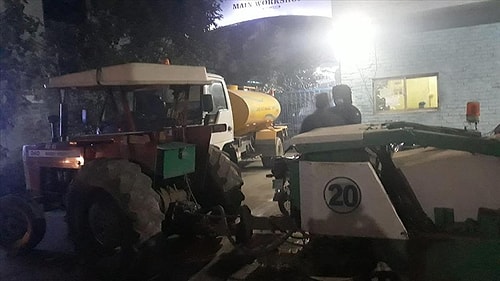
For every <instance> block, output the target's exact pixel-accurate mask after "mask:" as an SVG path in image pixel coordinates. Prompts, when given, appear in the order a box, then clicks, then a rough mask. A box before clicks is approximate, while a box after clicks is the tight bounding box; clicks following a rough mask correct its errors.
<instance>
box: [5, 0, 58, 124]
mask: <svg viewBox="0 0 500 281" xmlns="http://www.w3.org/2000/svg"><path fill="white" fill-rule="evenodd" d="M25 4H26V2H25V1H20V0H4V7H5V10H3V11H1V13H0V26H1V28H0V130H2V129H6V128H7V127H9V126H13V122H12V118H13V115H14V114H15V112H16V111H17V110H18V107H19V104H20V103H21V102H22V101H23V98H22V95H23V94H27V93H29V92H30V91H31V90H34V89H35V88H41V86H42V85H43V80H42V79H44V77H47V75H48V74H49V73H50V72H51V71H52V68H53V64H52V61H51V59H52V57H51V56H50V55H49V53H48V52H47V50H48V48H47V46H46V45H45V42H44V41H43V38H42V36H43V34H42V32H41V29H40V26H41V23H40V21H39V20H38V19H36V18H33V17H30V16H28V15H26V14H25V13H24V5H25Z"/></svg>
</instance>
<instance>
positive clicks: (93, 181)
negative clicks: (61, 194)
mask: <svg viewBox="0 0 500 281" xmlns="http://www.w3.org/2000/svg"><path fill="white" fill-rule="evenodd" d="M151 183H152V182H151V179H150V178H149V177H148V176H146V175H145V174H143V173H142V172H141V168H140V167H139V166H138V165H137V164H134V163H130V162H128V161H127V160H111V159H97V160H94V161H91V162H89V163H88V164H87V163H86V164H85V166H83V168H82V169H81V170H80V171H79V173H78V174H77V175H76V177H75V179H74V180H73V182H72V183H71V185H70V191H69V194H68V212H67V213H68V225H69V230H70V235H71V237H72V239H73V241H74V243H75V249H76V250H77V252H78V253H79V254H81V255H82V256H83V257H84V258H92V257H93V256H96V255H97V256H110V255H113V254H114V253H116V252H117V250H118V249H122V250H123V249H126V248H127V247H133V246H137V245H139V244H141V243H143V242H145V241H147V240H148V239H149V238H151V237H153V236H154V235H156V234H157V233H159V232H160V231H161V223H162V221H163V220H164V214H163V213H162V212H161V211H160V196H159V195H158V194H157V193H156V192H155V191H154V190H153V189H152V187H151Z"/></svg>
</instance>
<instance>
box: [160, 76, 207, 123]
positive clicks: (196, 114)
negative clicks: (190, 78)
mask: <svg viewBox="0 0 500 281" xmlns="http://www.w3.org/2000/svg"><path fill="white" fill-rule="evenodd" d="M169 93H170V95H169V96H168V97H169V101H168V102H167V108H168V116H169V118H172V119H175V120H176V122H177V125H179V126H183V125H199V124H201V122H202V119H203V110H202V106H201V94H202V88H201V86H198V85H175V86H171V87H170V91H169Z"/></svg>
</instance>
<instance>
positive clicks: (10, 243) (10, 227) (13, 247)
mask: <svg viewBox="0 0 500 281" xmlns="http://www.w3.org/2000/svg"><path fill="white" fill-rule="evenodd" d="M45 227H46V224H45V218H44V213H43V210H42V208H41V206H39V205H38V204H36V203H35V202H32V201H30V200H27V199H25V198H23V197H20V196H15V195H6V196H3V197H1V198H0V245H1V246H2V247H3V248H5V249H6V250H7V252H8V253H9V254H10V255H16V254H21V253H24V252H26V251H29V250H31V249H32V248H34V247H35V246H36V245H37V244H38V243H39V242H40V241H41V240H42V238H43V236H44V234H45Z"/></svg>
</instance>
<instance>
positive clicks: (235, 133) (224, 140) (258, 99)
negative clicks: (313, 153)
mask: <svg viewBox="0 0 500 281" xmlns="http://www.w3.org/2000/svg"><path fill="white" fill-rule="evenodd" d="M209 78H210V79H211V80H212V85H210V86H207V90H206V91H205V93H206V94H210V95H212V97H213V101H214V111H215V112H213V113H215V114H214V116H215V118H217V121H216V123H217V124H226V125H227V131H225V132H217V133H213V134H212V140H211V143H212V144H214V145H216V146H218V147H220V148H221V149H222V150H223V151H225V152H227V153H228V154H229V155H230V156H231V159H232V160H233V161H235V162H238V161H240V160H244V159H246V158H253V157H257V156H260V157H261V159H262V164H263V166H264V167H266V168H270V167H271V166H272V163H273V158H274V157H275V156H282V155H283V154H284V149H283V142H284V141H285V140H286V138H287V137H288V132H287V130H288V128H287V126H280V125H275V124H274V121H275V120H276V119H277V118H278V116H279V114H280V112H281V106H280V104H279V102H278V100H277V99H275V98H274V97H273V96H271V95H269V94H265V93H262V92H257V91H252V90H247V89H244V88H243V89H242V88H240V89H238V86H236V85H229V86H226V85H225V82H224V79H223V78H222V77H221V76H219V75H215V74H209Z"/></svg>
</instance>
